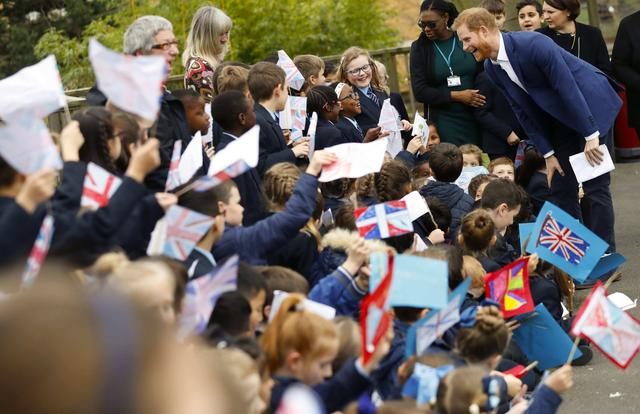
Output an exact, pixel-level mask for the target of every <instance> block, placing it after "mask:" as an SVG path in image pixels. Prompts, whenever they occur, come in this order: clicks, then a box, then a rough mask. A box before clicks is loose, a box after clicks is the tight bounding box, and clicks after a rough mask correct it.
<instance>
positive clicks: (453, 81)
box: [447, 76, 462, 88]
mask: <svg viewBox="0 0 640 414" xmlns="http://www.w3.org/2000/svg"><path fill="white" fill-rule="evenodd" d="M460 85H462V81H460V76H449V77H447V86H448V87H450V88H454V87H456V86H460Z"/></svg>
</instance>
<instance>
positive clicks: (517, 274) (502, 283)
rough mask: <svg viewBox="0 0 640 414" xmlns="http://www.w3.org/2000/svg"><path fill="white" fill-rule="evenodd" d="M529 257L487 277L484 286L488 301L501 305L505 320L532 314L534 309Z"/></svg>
mask: <svg viewBox="0 0 640 414" xmlns="http://www.w3.org/2000/svg"><path fill="white" fill-rule="evenodd" d="M528 263H529V258H528V257H523V258H521V259H518V260H516V261H515V262H513V263H511V264H510V265H507V266H505V267H503V268H502V269H500V270H497V271H495V272H493V273H489V274H488V275H486V276H485V279H484V286H485V295H486V297H487V299H491V300H493V301H495V302H497V303H499V304H500V310H501V311H502V315H503V316H504V317H505V318H509V317H512V316H516V315H520V314H523V313H527V312H531V311H533V309H534V304H533V298H532V297H531V289H530V287H529V272H528V270H527V265H528Z"/></svg>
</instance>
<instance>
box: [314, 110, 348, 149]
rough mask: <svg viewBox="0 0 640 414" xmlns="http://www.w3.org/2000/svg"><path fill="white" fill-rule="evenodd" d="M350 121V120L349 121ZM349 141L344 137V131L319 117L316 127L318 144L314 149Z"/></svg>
mask: <svg viewBox="0 0 640 414" xmlns="http://www.w3.org/2000/svg"><path fill="white" fill-rule="evenodd" d="M347 122H348V121H347ZM346 142H348V141H347V140H346V139H344V138H343V137H342V132H341V131H340V130H339V129H338V127H337V126H335V125H334V124H333V123H332V122H330V121H327V120H325V119H320V118H318V127H317V129H316V144H315V147H314V149H316V150H321V149H324V148H327V147H332V146H334V145H338V144H344V143H346Z"/></svg>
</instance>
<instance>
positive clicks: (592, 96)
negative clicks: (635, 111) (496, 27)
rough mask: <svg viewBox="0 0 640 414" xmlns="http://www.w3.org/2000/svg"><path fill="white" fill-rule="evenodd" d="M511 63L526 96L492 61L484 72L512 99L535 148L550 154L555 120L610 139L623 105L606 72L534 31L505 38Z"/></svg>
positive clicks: (577, 129)
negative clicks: (598, 133)
mask: <svg viewBox="0 0 640 414" xmlns="http://www.w3.org/2000/svg"><path fill="white" fill-rule="evenodd" d="M501 36H502V38H503V41H504V47H505V51H506V53H507V56H508V57H509V62H510V63H511V66H512V67H513V70H514V72H515V74H516V76H517V77H518V80H519V81H520V82H521V83H522V85H523V86H524V88H525V89H526V92H525V91H524V90H522V88H520V87H519V86H518V85H516V84H515V83H514V82H513V81H511V79H509V76H508V75H507V73H506V72H505V71H504V70H502V68H500V67H499V66H498V65H494V64H493V63H492V62H491V61H490V60H486V61H485V62H484V68H485V72H486V73H487V76H488V77H489V79H491V81H493V83H495V84H496V85H497V86H498V88H500V90H501V91H502V93H503V94H504V96H505V97H506V98H507V100H508V101H509V103H510V104H511V107H512V108H513V111H514V112H515V114H516V117H517V118H518V120H519V121H520V124H521V125H522V127H523V128H524V130H525V131H526V133H527V136H528V137H529V139H531V140H532V141H533V142H534V144H535V146H536V148H537V149H538V150H539V151H540V152H541V153H542V154H546V153H548V152H550V151H551V150H552V149H553V147H554V145H553V144H552V142H550V137H551V131H549V129H548V128H549V125H550V122H549V120H550V118H554V119H556V120H557V121H559V122H561V123H563V124H564V125H566V126H567V127H569V128H571V129H573V130H575V131H577V132H578V133H579V134H580V135H581V136H583V137H588V136H589V135H591V134H593V133H594V132H596V131H599V132H600V135H604V134H606V133H607V132H608V131H609V130H610V129H611V128H612V127H613V123H614V121H615V119H616V116H617V115H618V112H619V111H620V107H621V106H622V101H621V99H620V97H619V96H618V95H617V93H616V90H614V87H615V86H617V85H615V83H614V82H613V81H612V80H611V79H610V78H609V77H607V75H605V74H604V73H603V72H602V71H600V70H598V69H597V68H596V67H595V66H592V65H590V64H588V63H586V62H584V61H583V60H581V59H579V58H577V57H575V56H573V55H572V54H570V53H568V52H566V51H565V50H564V49H562V48H561V47H559V46H558V45H556V44H555V43H554V42H553V40H551V39H550V38H548V37H547V36H545V35H542V34H540V33H535V32H512V33H502V34H501Z"/></svg>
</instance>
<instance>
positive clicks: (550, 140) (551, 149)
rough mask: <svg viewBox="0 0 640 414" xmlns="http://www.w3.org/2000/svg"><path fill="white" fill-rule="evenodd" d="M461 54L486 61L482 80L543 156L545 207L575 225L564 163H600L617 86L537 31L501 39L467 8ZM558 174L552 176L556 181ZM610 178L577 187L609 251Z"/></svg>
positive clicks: (572, 186)
mask: <svg viewBox="0 0 640 414" xmlns="http://www.w3.org/2000/svg"><path fill="white" fill-rule="evenodd" d="M453 29H454V30H456V31H457V32H458V37H459V38H460V40H461V41H462V43H463V47H464V50H465V51H467V52H470V53H473V56H474V57H475V59H476V60H477V61H482V60H484V61H485V62H484V68H485V71H486V73H487V76H488V77H489V79H491V81H492V82H493V83H495V84H496V85H497V86H498V88H500V90H501V91H502V93H503V94H504V96H505V97H506V99H507V100H508V101H509V103H510V105H511V107H512V108H513V110H514V113H515V114H516V117H517V118H518V121H519V122H520V124H521V125H522V127H523V128H524V130H525V131H526V133H527V136H528V137H529V138H530V139H531V140H532V141H533V143H534V144H535V146H536V148H537V149H538V151H540V153H542V154H543V155H544V157H545V160H546V164H547V179H548V181H549V183H550V187H551V194H552V195H551V199H552V200H551V201H552V202H553V203H555V204H556V205H558V206H559V207H561V208H562V209H563V210H565V211H567V212H568V213H570V214H572V215H573V216H574V217H576V218H581V217H582V215H581V211H580V205H579V203H578V183H577V181H576V178H575V175H574V173H573V170H572V168H571V166H570V164H569V156H570V155H573V154H576V153H578V152H581V151H584V153H585V156H586V158H587V160H588V161H589V163H591V164H592V165H595V164H600V163H601V162H602V157H603V154H602V152H601V151H600V149H599V148H598V146H599V145H600V144H601V143H606V144H608V145H609V144H611V137H612V129H613V123H614V121H615V118H616V116H617V114H618V112H619V110H620V107H621V100H620V98H619V97H618V95H617V94H616V91H615V90H614V87H617V85H615V83H614V82H613V81H612V80H610V79H609V78H608V77H607V76H606V75H605V74H604V73H602V72H601V71H600V70H598V69H597V68H595V67H594V66H591V65H590V64H588V63H585V62H584V61H582V60H580V59H578V58H576V57H575V56H573V55H571V54H570V53H567V52H565V51H564V50H563V49H562V48H560V47H558V46H557V45H556V44H555V43H554V42H553V40H551V39H549V38H548V37H546V36H544V35H541V34H539V33H535V32H533V33H532V32H513V33H501V32H500V31H499V30H498V27H497V26H496V22H495V18H494V17H493V16H492V15H491V14H490V13H489V12H487V11H486V10H484V9H481V8H471V9H467V10H465V11H463V12H462V13H460V15H459V16H458V18H457V19H456V21H455V22H454V24H453ZM556 173H557V174H556ZM609 183H610V177H609V174H604V175H601V176H600V177H598V178H595V179H593V180H590V181H587V182H585V183H584V184H583V186H584V191H585V197H589V200H590V202H591V211H590V213H589V216H588V217H584V221H585V223H586V224H587V225H588V226H589V227H590V228H591V229H592V230H593V231H594V232H595V233H596V234H598V236H600V237H601V238H603V239H604V240H605V241H607V242H608V243H609V245H610V249H611V251H614V250H615V237H614V228H613V225H614V214H613V203H612V200H611V193H610V191H609Z"/></svg>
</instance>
